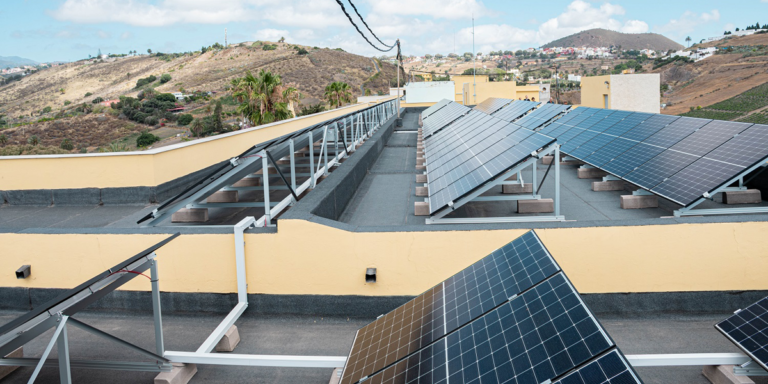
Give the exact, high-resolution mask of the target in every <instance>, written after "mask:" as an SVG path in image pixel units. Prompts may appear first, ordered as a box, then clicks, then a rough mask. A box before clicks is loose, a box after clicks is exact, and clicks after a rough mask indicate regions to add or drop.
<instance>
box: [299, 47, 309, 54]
mask: <svg viewBox="0 0 768 384" xmlns="http://www.w3.org/2000/svg"><path fill="white" fill-rule="evenodd" d="M296 53H298V54H299V55H307V54H309V51H307V50H306V49H304V48H299V50H298V51H297V52H296Z"/></svg>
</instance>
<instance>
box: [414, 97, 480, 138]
mask: <svg viewBox="0 0 768 384" xmlns="http://www.w3.org/2000/svg"><path fill="white" fill-rule="evenodd" d="M471 110H472V109H470V108H469V107H465V106H463V105H461V104H459V103H454V102H450V103H448V104H447V105H445V106H444V107H442V108H440V109H439V110H437V111H435V112H434V113H432V114H431V115H429V116H427V117H422V121H423V123H424V125H423V127H422V130H421V131H422V134H423V136H424V137H425V138H427V137H430V136H432V135H434V134H435V133H437V132H440V130H441V129H443V128H444V127H445V126H446V125H448V124H450V123H452V122H454V121H455V120H456V119H458V118H460V117H462V116H464V115H465V114H466V113H467V112H469V111H471ZM422 116H423V115H422Z"/></svg>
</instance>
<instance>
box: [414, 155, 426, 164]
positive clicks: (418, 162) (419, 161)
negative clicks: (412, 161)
mask: <svg viewBox="0 0 768 384" xmlns="http://www.w3.org/2000/svg"><path fill="white" fill-rule="evenodd" d="M426 162H427V161H426V160H425V159H424V158H423V157H417V158H416V165H424V163H426Z"/></svg>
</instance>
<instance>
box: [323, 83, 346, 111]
mask: <svg viewBox="0 0 768 384" xmlns="http://www.w3.org/2000/svg"><path fill="white" fill-rule="evenodd" d="M350 89H351V87H350V86H349V84H347V83H344V82H341V81H334V82H333V83H331V84H328V86H326V87H325V94H324V95H323V98H324V99H325V100H326V101H328V104H330V106H331V108H338V107H341V106H343V105H344V103H351V102H352V92H350Z"/></svg>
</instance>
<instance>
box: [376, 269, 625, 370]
mask: <svg viewBox="0 0 768 384" xmlns="http://www.w3.org/2000/svg"><path fill="white" fill-rule="evenodd" d="M613 346H614V344H613V341H612V340H611V339H610V338H609V337H608V335H607V334H606V333H605V331H603V329H602V327H601V326H600V324H599V323H598V322H597V320H595V318H594V316H593V315H592V314H591V313H590V311H589V309H587V307H586V305H584V303H583V301H582V300H581V298H580V297H579V294H578V292H577V291H576V290H575V289H574V288H573V286H572V285H571V284H570V282H569V281H568V280H567V278H566V277H565V275H564V274H563V273H562V272H561V273H558V274H556V275H555V276H553V277H551V278H549V279H547V280H545V281H543V282H542V283H540V284H539V285H537V286H536V287H534V288H533V289H531V290H529V291H527V292H525V293H523V294H522V295H520V296H518V297H514V298H512V299H511V300H510V301H508V302H506V303H504V304H502V305H501V306H499V307H498V308H496V309H494V310H492V311H490V312H488V313H487V314H485V315H483V316H482V317H479V318H478V319H476V320H474V321H472V322H471V323H469V324H467V325H465V326H463V327H461V328H460V329H459V330H458V331H456V332H453V333H451V334H449V335H448V336H447V337H445V338H444V339H443V340H438V341H437V342H436V343H434V344H433V345H431V346H430V348H427V349H425V350H423V351H422V352H421V353H418V354H414V355H412V356H411V357H409V358H407V359H406V361H408V362H407V363H405V362H403V363H398V364H396V365H393V366H391V367H389V368H387V369H385V370H384V371H382V372H379V373H378V374H376V375H373V376H372V377H371V379H370V380H371V382H372V383H398V382H399V383H403V382H405V383H410V382H412V383H421V382H424V383H435V382H446V381H445V377H446V376H447V377H448V380H447V382H450V383H478V384H479V383H544V382H547V380H553V379H556V378H557V377H559V376H562V375H564V374H566V373H567V372H569V371H571V370H572V369H573V368H576V367H578V366H580V365H581V364H584V363H586V362H588V361H589V360H590V359H592V358H594V357H596V356H598V355H600V354H602V353H604V352H606V351H608V350H609V349H611V348H612V347H613ZM442 359H447V365H446V362H445V361H444V360H442ZM585 368H586V367H585ZM397 378H401V380H400V381H398V380H397ZM408 378H410V379H411V380H412V381H409V380H408ZM402 379H405V380H404V381H403V380H402ZM366 382H367V381H366Z"/></svg>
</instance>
